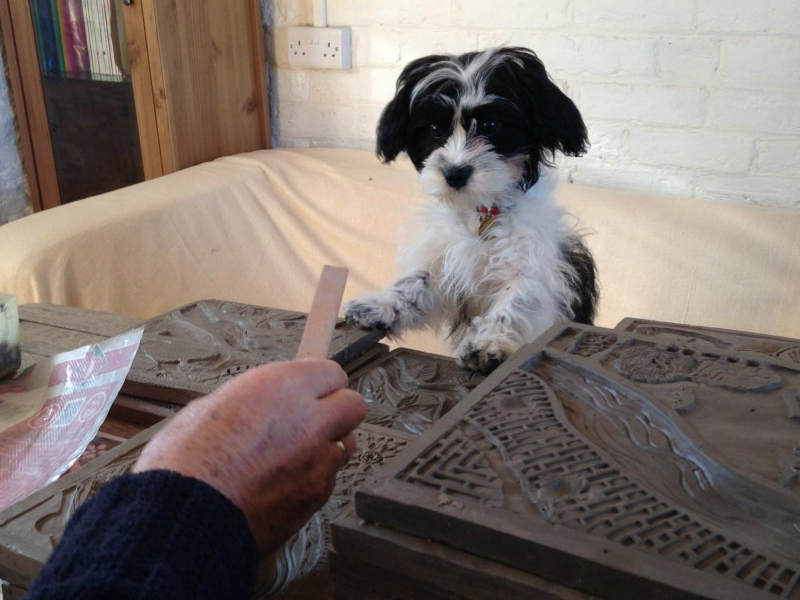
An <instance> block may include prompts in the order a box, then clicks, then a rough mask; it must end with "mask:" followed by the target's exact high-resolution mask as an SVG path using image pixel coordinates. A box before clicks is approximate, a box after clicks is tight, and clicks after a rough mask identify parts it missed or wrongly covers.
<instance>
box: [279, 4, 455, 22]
mask: <svg viewBox="0 0 800 600" xmlns="http://www.w3.org/2000/svg"><path fill="white" fill-rule="evenodd" d="M286 1H288V2H292V1H293V0H286ZM451 22H452V19H451V13H450V3H449V2H441V1H422V0H392V1H391V2H376V1H375V0H336V1H335V2H328V24H329V25H340V26H344V25H349V26H350V27H354V26H368V25H369V26H381V27H411V26H413V27H440V28H441V27H443V26H445V25H447V24H448V23H451Z"/></svg>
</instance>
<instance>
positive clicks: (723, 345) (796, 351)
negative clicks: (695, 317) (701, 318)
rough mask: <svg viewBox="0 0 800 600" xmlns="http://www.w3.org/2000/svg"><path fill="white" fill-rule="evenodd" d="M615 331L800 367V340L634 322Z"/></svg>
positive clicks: (660, 323) (656, 322)
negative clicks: (753, 355)
mask: <svg viewBox="0 0 800 600" xmlns="http://www.w3.org/2000/svg"><path fill="white" fill-rule="evenodd" d="M616 329H619V330H622V331H629V332H631V333H637V334H639V335H649V336H654V337H659V338H661V339H665V340H668V341H672V342H678V343H688V344H691V345H692V346H694V347H695V348H698V349H700V348H703V349H707V350H714V349H719V350H726V351H728V352H739V353H752V354H764V355H767V356H771V357H774V358H779V359H781V360H785V361H787V362H790V363H798V364H800V340H795V339H792V338H782V337H777V336H768V335H760V334H754V333H747V332H744V331H732V330H727V329H715V328H711V327H698V326H695V325H682V324H678V323H665V322H659V321H647V320H644V319H635V318H628V319H623V320H622V321H620V323H619V324H618V325H617V327H616Z"/></svg>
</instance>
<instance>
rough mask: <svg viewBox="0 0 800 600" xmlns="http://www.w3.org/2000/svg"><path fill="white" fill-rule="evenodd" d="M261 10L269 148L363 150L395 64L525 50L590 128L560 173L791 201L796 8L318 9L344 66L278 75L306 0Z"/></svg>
mask: <svg viewBox="0 0 800 600" xmlns="http://www.w3.org/2000/svg"><path fill="white" fill-rule="evenodd" d="M262 1H263V4H264V6H265V22H266V27H267V33H268V35H269V40H268V49H269V53H270V60H269V71H270V75H271V95H272V100H273V105H272V111H273V114H272V123H273V127H274V132H273V143H274V144H275V145H276V146H300V147H304V146H316V145H334V146H341V147H356V148H371V147H372V146H373V145H374V140H375V126H376V124H377V120H378V117H379V115H380V112H381V110H382V108H383V106H384V105H385V104H386V102H388V101H389V99H390V98H391V95H392V93H393V90H394V81H395V79H396V78H397V75H398V74H399V73H400V70H401V69H402V67H403V65H405V64H406V63H407V62H408V61H410V60H412V59H414V58H417V57H419V56H423V55H425V54H430V53H434V52H450V53H461V52H466V51H470V50H478V49H481V48H485V47H488V46H491V45H496V44H512V45H524V46H528V47H530V48H532V49H533V50H535V51H536V52H537V53H538V54H539V56H540V57H541V58H542V60H543V61H544V63H545V65H546V66H547V68H548V70H549V71H550V73H551V75H552V77H553V78H554V79H555V80H556V81H557V82H558V83H559V85H561V86H562V88H563V89H564V90H565V91H566V92H567V93H568V94H569V95H570V96H571V97H572V98H573V99H574V100H575V101H576V103H577V104H578V107H579V108H580V109H581V111H582V113H583V115H584V118H585V120H586V122H587V125H588V128H589V135H590V139H591V142H592V148H591V150H590V152H589V153H588V154H587V155H586V156H584V157H582V158H579V159H573V158H569V159H562V160H561V161H560V165H561V167H562V173H563V175H564V178H565V179H568V180H570V181H573V182H576V183H582V184H587V185H599V186H602V187H608V188H613V189H622V190H634V191H653V192H657V193H664V194H672V195H682V196H693V197H698V198H711V199H715V200H723V201H732V202H748V203H755V204H764V205H772V206H782V207H793V208H800V193H798V191H797V190H799V189H800V2H798V1H796V0H759V2H758V3H756V4H754V3H753V2H750V1H748V0H671V1H670V2H663V1H662V0H493V1H486V0H449V1H442V2H438V1H437V2H434V1H431V0H391V1H389V0H328V23H329V24H330V25H334V26H335V25H342V26H350V27H351V28H352V32H353V69H352V70H350V71H346V72H337V71H330V72H322V71H309V70H299V69H295V68H292V67H289V66H288V64H287V55H286V50H285V41H286V34H285V28H286V27H287V26H290V25H305V24H310V23H311V21H312V12H311V10H312V8H311V6H312V3H311V0H274V1H270V0H262Z"/></svg>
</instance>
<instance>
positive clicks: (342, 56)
mask: <svg viewBox="0 0 800 600" xmlns="http://www.w3.org/2000/svg"><path fill="white" fill-rule="evenodd" d="M350 57H351V50H350V28H349V27H289V64H290V65H292V66H295V67H306V68H309V69H349V68H350V66H351V58H350Z"/></svg>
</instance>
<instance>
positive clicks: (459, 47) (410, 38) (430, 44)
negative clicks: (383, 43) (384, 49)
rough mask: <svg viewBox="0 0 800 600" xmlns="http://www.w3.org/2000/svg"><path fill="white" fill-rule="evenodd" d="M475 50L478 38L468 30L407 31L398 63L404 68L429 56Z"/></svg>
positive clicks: (402, 41)
mask: <svg viewBox="0 0 800 600" xmlns="http://www.w3.org/2000/svg"><path fill="white" fill-rule="evenodd" d="M477 49H478V36H477V35H476V34H475V33H473V32H471V31H468V30H463V29H456V30H451V31H448V30H433V31H429V30H421V31H413V30H408V31H405V32H403V37H402V39H401V42H400V62H401V63H402V66H405V65H406V64H407V63H409V62H410V61H412V60H414V59H416V58H420V57H421V56H427V55H429V54H463V53H464V52H473V51H475V50H477ZM399 73H400V71H399V70H398V74H399Z"/></svg>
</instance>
